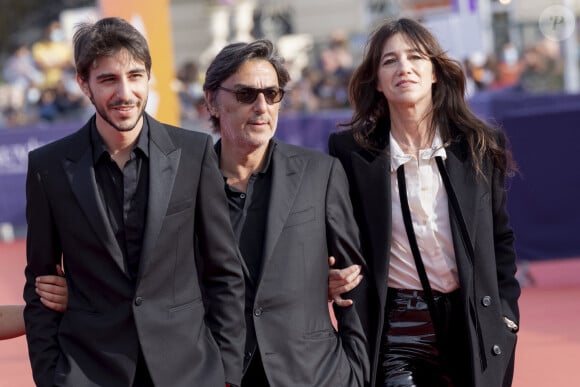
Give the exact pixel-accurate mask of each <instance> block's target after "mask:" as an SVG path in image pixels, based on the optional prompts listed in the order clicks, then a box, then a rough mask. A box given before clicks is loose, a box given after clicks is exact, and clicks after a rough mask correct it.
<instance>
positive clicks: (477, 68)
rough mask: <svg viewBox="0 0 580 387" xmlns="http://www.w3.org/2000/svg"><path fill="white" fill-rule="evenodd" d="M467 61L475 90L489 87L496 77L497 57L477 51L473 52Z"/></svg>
mask: <svg viewBox="0 0 580 387" xmlns="http://www.w3.org/2000/svg"><path fill="white" fill-rule="evenodd" d="M467 61H468V66H469V69H470V75H471V78H472V80H473V83H474V84H475V90H476V91H481V90H485V89H487V88H488V86H489V85H490V84H491V83H492V82H493V79H494V73H493V67H494V64H495V58H494V57H493V56H492V55H487V56H486V55H485V54H484V53H483V52H480V51H477V52H474V53H473V54H471V55H470V56H469V59H467Z"/></svg>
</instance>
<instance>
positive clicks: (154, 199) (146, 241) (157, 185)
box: [139, 116, 193, 278]
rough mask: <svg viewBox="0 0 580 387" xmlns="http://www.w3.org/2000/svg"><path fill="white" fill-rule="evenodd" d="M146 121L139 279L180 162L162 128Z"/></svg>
mask: <svg viewBox="0 0 580 387" xmlns="http://www.w3.org/2000/svg"><path fill="white" fill-rule="evenodd" d="M146 118H147V119H148V122H149V135H150V139H149V198H148V200H147V223H146V225H145V232H144V234H143V249H142V251H141V262H140V267H139V278H141V277H142V273H143V272H144V270H145V268H146V265H147V264H148V262H149V260H150V257H151V253H152V251H153V249H154V247H155V245H156V243H157V239H158V237H159V233H160V231H161V226H162V225H163V220H164V218H165V214H166V213H167V208H168V206H169V201H170V199H171V193H172V192H173V185H174V184H175V176H176V175H177V169H178V166H179V161H180V158H181V148H177V147H176V146H175V145H174V144H173V141H172V140H171V138H170V137H169V134H168V133H167V130H166V129H165V127H164V126H163V125H162V124H161V123H159V122H158V121H156V120H154V119H152V118H151V117H148V116H146ZM192 237H193V236H192Z"/></svg>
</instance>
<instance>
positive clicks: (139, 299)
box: [135, 297, 143, 306]
mask: <svg viewBox="0 0 580 387" xmlns="http://www.w3.org/2000/svg"><path fill="white" fill-rule="evenodd" d="M142 303H143V297H137V298H135V305H137V306H139V305H141V304H142Z"/></svg>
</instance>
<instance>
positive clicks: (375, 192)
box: [351, 151, 391, 299]
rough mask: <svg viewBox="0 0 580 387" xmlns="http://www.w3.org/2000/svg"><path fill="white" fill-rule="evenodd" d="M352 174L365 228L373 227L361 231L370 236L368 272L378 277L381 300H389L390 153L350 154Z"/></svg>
mask: <svg viewBox="0 0 580 387" xmlns="http://www.w3.org/2000/svg"><path fill="white" fill-rule="evenodd" d="M351 159H352V167H353V174H354V177H355V179H356V184H355V185H356V187H358V197H359V198H360V202H361V203H360V205H361V207H362V211H363V214H364V217H365V219H366V221H365V222H363V223H362V224H364V225H372V227H370V228H369V229H367V230H361V232H362V233H364V234H365V235H370V238H369V242H370V244H371V249H372V255H373V256H372V259H371V260H370V262H369V263H370V264H371V265H372V267H370V268H369V271H371V272H372V273H373V274H374V276H375V283H376V284H377V288H378V291H379V296H380V298H381V299H384V298H385V297H386V286H380V284H386V279H387V260H388V256H389V244H390V235H391V217H390V215H389V214H390V206H391V182H390V164H389V156H388V154H387V153H381V154H379V155H370V154H369V153H368V152H366V151H358V152H352V153H351Z"/></svg>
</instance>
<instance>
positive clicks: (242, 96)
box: [218, 86, 284, 105]
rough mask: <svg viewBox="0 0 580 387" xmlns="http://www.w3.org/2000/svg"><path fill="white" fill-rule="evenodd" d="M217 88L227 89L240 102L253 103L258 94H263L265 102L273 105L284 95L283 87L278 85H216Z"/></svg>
mask: <svg viewBox="0 0 580 387" xmlns="http://www.w3.org/2000/svg"><path fill="white" fill-rule="evenodd" d="M218 89H220V90H224V91H227V92H229V93H232V94H234V95H235V96H236V100H238V102H241V103H247V104H250V103H254V101H256V98H258V94H260V93H262V94H264V98H265V99H266V103H267V104H268V105H273V104H275V103H278V102H280V101H282V98H283V97H284V89H281V88H279V87H267V88H265V89H256V88H254V87H240V88H239V89H235V90H233V89H228V88H227V87H223V86H218Z"/></svg>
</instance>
